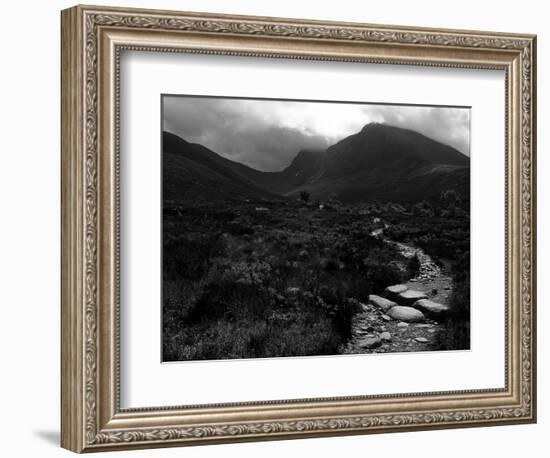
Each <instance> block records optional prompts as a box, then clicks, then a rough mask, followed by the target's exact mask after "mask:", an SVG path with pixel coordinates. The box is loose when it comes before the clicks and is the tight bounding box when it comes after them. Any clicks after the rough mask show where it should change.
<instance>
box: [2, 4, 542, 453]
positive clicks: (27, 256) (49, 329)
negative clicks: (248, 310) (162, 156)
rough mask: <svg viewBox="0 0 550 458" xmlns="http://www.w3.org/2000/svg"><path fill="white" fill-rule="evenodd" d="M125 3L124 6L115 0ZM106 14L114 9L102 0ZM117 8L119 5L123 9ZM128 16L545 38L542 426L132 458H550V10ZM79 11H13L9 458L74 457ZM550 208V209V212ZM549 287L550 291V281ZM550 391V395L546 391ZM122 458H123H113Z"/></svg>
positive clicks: (334, 9)
mask: <svg viewBox="0 0 550 458" xmlns="http://www.w3.org/2000/svg"><path fill="white" fill-rule="evenodd" d="M114 1H115V0H113V2H114ZM95 3H97V4H109V3H110V2H104V1H101V0H95ZM111 4H113V3H111ZM116 4H117V6H134V7H145V8H147V7H149V8H166V9H176V10H190V11H210V12H225V13H236V14H255V15H265V16H281V17H303V18H314V19H330V20H343V21H358V22H370V23H381V24H384V23H385V24H404V25H415V26H432V27H448V28H469V29H480V30H495V31H506V32H530V33H536V34H538V56H539V62H538V81H539V90H538V105H539V109H538V126H539V144H538V150H539V161H538V170H539V205H538V221H539V230H538V231H539V242H538V246H539V267H538V278H539V293H538V294H539V295H538V304H539V364H538V367H539V402H538V405H539V423H538V424H537V425H523V426H508V427H492V428H476V429H463V430H447V431H430V432H415V433H405V434H385V435H373V436H355V437H344V438H326V439H309V440H301V441H284V442H271V443H250V444H233V445H219V446H210V447H195V448H187V449H166V450H155V451H147V450H144V451H136V452H120V453H119V455H128V456H135V457H138V456H139V457H149V456H159V457H162V456H165V457H170V456H182V455H183V454H185V456H189V457H217V456H242V457H256V456H266V457H269V456H273V457H275V456H277V457H278V456H285V455H287V456H308V455H310V454H311V455H317V456H319V457H332V456H345V455H349V456H357V455H366V454H368V455H370V456H375V457H376V456H381V455H383V456H389V457H392V456H398V455H401V456H407V457H423V458H429V457H441V456H444V457H445V458H452V457H464V456H466V457H475V456H479V455H481V453H489V454H490V455H492V456H499V457H517V456H529V457H539V456H544V454H545V452H544V451H543V450H544V448H546V447H545V446H547V444H548V437H547V436H546V435H545V433H546V434H547V433H550V420H549V416H548V408H549V406H548V396H547V391H546V389H545V388H546V387H547V386H548V383H545V382H546V381H547V379H546V376H547V375H548V352H547V351H546V350H545V349H544V347H545V346H547V345H548V339H547V338H546V336H545V333H544V331H545V330H546V329H550V321H549V320H550V314H548V313H547V312H546V311H545V302H546V301H547V291H548V290H547V289H546V284H545V279H546V278H547V277H548V275H549V274H550V270H549V256H550V252H549V243H550V242H549V241H548V238H545V233H548V231H549V230H550V216H549V215H550V209H549V207H548V205H545V204H546V202H547V200H548V198H549V197H550V196H549V195H548V194H549V189H550V187H549V185H548V184H547V183H545V182H544V177H545V176H550V160H549V159H548V156H547V155H545V154H544V153H545V151H546V149H547V147H548V141H549V140H548V139H547V137H545V132H544V129H543V126H545V125H546V124H547V123H548V122H549V120H548V116H549V115H548V113H550V95H549V92H548V91H547V90H546V86H545V84H544V81H545V80H548V78H550V71H549V59H548V57H547V56H548V52H547V51H546V48H545V46H546V43H547V42H550V31H549V29H548V17H550V16H549V11H546V9H545V2H540V1H536V0H523V1H522V2H518V1H508V0H506V1H505V0H500V1H496V0H492V1H486V2H480V1H471V0H463V1H461V2H453V3H451V2H442V1H427V0H416V1H412V2H411V1H406V0H402V1H387V2H359V1H357V0H338V1H324V0H323V1H320V0H317V1H307V0H302V1H298V0H278V1H269V2H259V1H257V0H256V1H253V0H234V1H227V0H226V1H223V0H181V1H168V0H164V1H156V2H153V1H151V0H148V1H142V0H131V1H125V0H117V1H116ZM69 6H72V3H71V2H66V1H60V0H54V1H53V0H51V1H48V2H39V1H27V2H17V3H16V2H9V3H6V4H4V5H3V8H2V25H1V26H0V34H1V40H0V47H1V57H2V70H1V72H0V80H1V84H0V114H1V120H0V121H1V122H0V125H1V126H2V130H1V131H0V132H1V133H0V202H1V205H0V209H1V215H2V219H1V223H0V304H1V311H2V312H1V315H0V349H1V356H2V358H1V363H0V364H1V365H0V373H1V374H2V376H1V377H0V424H1V430H2V432H3V434H2V443H1V444H0V450H1V452H0V453H1V455H2V456H9V457H12V456H31V457H32V456H40V457H52V456H69V452H67V451H64V450H62V449H60V448H59V447H58V445H57V443H58V440H59V219H60V209H59V95H60V94H59V47H60V45H59V10H61V9H63V8H66V7H69ZM545 207H546V209H545ZM546 283H547V281H546ZM545 385H546V387H545ZM113 456H115V455H113Z"/></svg>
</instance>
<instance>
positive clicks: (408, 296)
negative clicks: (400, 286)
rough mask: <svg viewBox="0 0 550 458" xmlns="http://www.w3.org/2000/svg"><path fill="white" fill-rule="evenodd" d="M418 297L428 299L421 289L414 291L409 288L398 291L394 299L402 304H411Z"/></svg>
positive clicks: (418, 298)
mask: <svg viewBox="0 0 550 458" xmlns="http://www.w3.org/2000/svg"><path fill="white" fill-rule="evenodd" d="M420 299H428V296H426V294H425V293H423V292H422V291H414V290H412V289H409V290H407V291H403V292H401V293H399V294H398V295H397V299H396V300H397V302H399V303H400V304H403V305H412V304H414V303H415V302H416V301H418V300H420Z"/></svg>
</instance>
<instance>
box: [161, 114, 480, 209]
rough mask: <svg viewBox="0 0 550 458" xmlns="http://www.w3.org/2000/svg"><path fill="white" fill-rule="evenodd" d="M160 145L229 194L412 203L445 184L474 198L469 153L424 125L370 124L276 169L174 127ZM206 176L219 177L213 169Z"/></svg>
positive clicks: (435, 194) (427, 197)
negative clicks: (190, 138)
mask: <svg viewBox="0 0 550 458" xmlns="http://www.w3.org/2000/svg"><path fill="white" fill-rule="evenodd" d="M163 151H164V152H165V153H166V154H167V155H168V156H169V160H171V161H172V162H173V161H176V162H178V161H179V162H184V161H190V162H189V163H188V167H190V166H193V167H195V168H197V167H199V165H200V166H202V167H205V168H206V169H210V170H211V172H212V173H214V174H217V175H218V177H220V176H221V177H222V178H223V179H222V182H221V183H220V184H221V185H223V186H225V187H226V188H227V189H226V191H227V192H223V193H222V194H223V195H225V196H226V197H228V196H233V197H236V198H239V197H243V196H255V197H259V198H264V199H268V198H276V197H278V198H284V197H295V196H297V195H299V193H300V192H303V191H306V192H308V193H309V194H310V195H311V196H312V198H315V199H327V198H335V199H340V200H343V201H350V202H356V201H367V200H374V199H376V200H383V201H384V200H386V201H389V200H392V201H397V202H412V201H420V200H433V199H436V198H438V196H439V194H440V193H441V192H442V191H444V190H447V189H455V190H456V191H458V192H460V193H461V194H462V195H463V196H464V197H467V198H468V200H469V180H470V172H469V167H470V158H469V157H468V156H466V155H464V154H463V153H461V152H460V151H458V150H456V149H455V148H453V147H451V146H449V145H446V144H444V143H441V142H438V141H436V140H434V139H431V138H429V137H427V136H425V135H423V134H421V133H419V132H416V131H414V130H411V129H404V128H400V127H394V126H390V125H388V124H381V123H369V124H367V125H365V126H364V127H363V128H362V129H361V130H360V131H359V132H357V133H355V134H352V135H350V136H348V137H345V138H343V139H341V140H340V141H338V142H336V143H335V144H333V145H331V146H329V147H328V148H327V149H326V150H324V151H319V150H307V149H302V150H299V151H298V152H297V154H296V155H295V156H294V158H293V160H292V161H291V163H290V164H289V165H288V166H287V167H285V168H284V169H283V170H281V171H277V172H263V171H259V170H256V169H253V168H252V167H249V166H246V165H244V164H241V163H239V162H236V161H231V160H230V159H227V158H224V157H222V156H221V155H219V154H218V153H216V152H214V151H212V150H209V149H208V148H206V147H204V146H203V145H200V144H193V143H189V142H187V141H186V140H184V139H181V138H180V137H178V136H177V135H175V134H172V133H169V132H163ZM178 154H179V157H178ZM164 165H165V166H168V167H170V166H171V165H170V164H169V163H165V164H164ZM172 166H175V165H174V164H172ZM164 168H166V167H164ZM177 168H178V169H182V168H184V165H183V164H179V165H178V166H177ZM202 172H203V175H204V173H206V172H205V171H204V170H202ZM165 173H167V174H168V175H172V174H173V172H171V171H169V170H168V171H165ZM174 179H176V180H177V177H174ZM209 180H210V182H212V180H214V181H215V179H214V177H212V176H211V177H209ZM168 181H169V180H168ZM165 184H166V180H165ZM211 184H212V183H210V185H211ZM182 186H183V187H184V188H185V183H182V184H181V186H179V187H182ZM218 187H220V186H218ZM181 191H182V192H185V189H182V190H181ZM174 198H177V196H174Z"/></svg>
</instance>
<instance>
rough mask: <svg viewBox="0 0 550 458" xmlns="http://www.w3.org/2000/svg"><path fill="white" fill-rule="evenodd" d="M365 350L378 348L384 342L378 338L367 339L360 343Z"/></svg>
mask: <svg viewBox="0 0 550 458" xmlns="http://www.w3.org/2000/svg"><path fill="white" fill-rule="evenodd" d="M358 344H359V346H360V347H363V348H369V349H370V348H377V347H379V346H380V345H381V344H382V340H381V339H379V338H378V337H366V338H364V339H362V340H360V341H359V342H358Z"/></svg>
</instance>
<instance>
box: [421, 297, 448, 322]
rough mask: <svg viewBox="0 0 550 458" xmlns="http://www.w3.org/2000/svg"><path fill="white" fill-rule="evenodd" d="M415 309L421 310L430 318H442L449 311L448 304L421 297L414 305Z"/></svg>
mask: <svg viewBox="0 0 550 458" xmlns="http://www.w3.org/2000/svg"><path fill="white" fill-rule="evenodd" d="M412 306H413V307H414V308H415V309H418V310H420V311H421V312H422V313H423V314H424V315H426V316H427V317H430V318H441V317H442V316H445V314H446V313H447V312H448V311H449V307H448V306H447V305H443V304H440V303H439V302H434V301H430V300H429V299H420V300H418V301H416V302H415V303H414V304H413V305H412Z"/></svg>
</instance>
